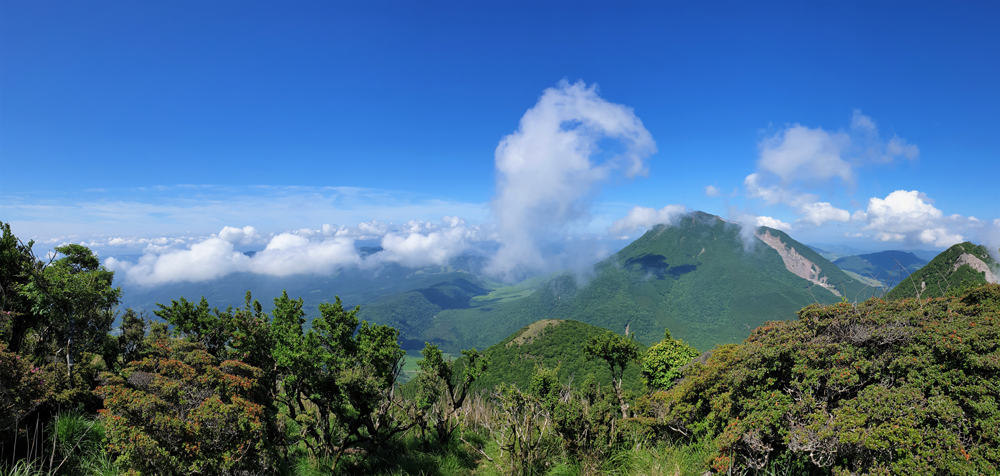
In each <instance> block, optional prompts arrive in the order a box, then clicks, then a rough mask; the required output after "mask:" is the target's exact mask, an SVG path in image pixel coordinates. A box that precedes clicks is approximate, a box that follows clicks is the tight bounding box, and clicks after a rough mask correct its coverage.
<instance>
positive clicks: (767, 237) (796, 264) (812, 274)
mask: <svg viewBox="0 0 1000 476" xmlns="http://www.w3.org/2000/svg"><path fill="white" fill-rule="evenodd" d="M757 238H760V241H763V242H764V243H766V244H767V246H770V247H771V248H774V251H777V252H778V254H779V255H781V259H782V261H784V262H785V268H787V269H788V270H789V271H791V272H792V273H794V274H795V275H796V276H798V277H800V278H802V279H805V280H807V281H809V282H811V283H813V284H816V285H818V286H822V287H823V288H824V289H826V290H827V291H830V292H831V293H833V294H834V295H836V296H840V291H837V289H836V288H834V287H833V286H832V285H830V283H828V282H827V279H826V276H822V277H820V275H819V274H820V273H821V272H823V270H822V269H820V267H819V266H817V265H816V264H815V263H813V262H812V261H809V260H808V259H806V257H805V256H802V255H800V254H799V253H798V252H797V251H795V248H792V247H791V246H786V245H785V244H784V243H782V242H781V238H779V237H777V236H774V235H772V234H771V232H770V231H765V232H764V234H759V233H758V234H757Z"/></svg>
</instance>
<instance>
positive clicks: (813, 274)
mask: <svg viewBox="0 0 1000 476" xmlns="http://www.w3.org/2000/svg"><path fill="white" fill-rule="evenodd" d="M757 238H760V241H763V242H764V243H766V244H767V246H770V247H771V248H774V250H775V251H777V252H778V254H779V255H781V259H782V260H783V261H784V262H785V268H787V269H788V270H789V271H791V272H792V273H794V274H795V275H796V276H798V277H800V278H802V279H805V280H807V281H809V282H811V283H813V284H816V285H818V286H822V287H823V288H825V289H826V290H828V291H830V292H831V293H833V294H835V295H837V296H840V291H837V289H836V288H834V287H833V286H831V285H830V283H828V282H827V279H826V276H823V277H820V273H822V272H823V270H822V269H820V267H819V266H816V264H815V263H813V262H812V261H809V260H808V259H806V258H805V257H804V256H802V255H800V254H799V253H798V252H797V251H795V249H793V248H792V247H791V246H786V245H785V244H784V243H782V242H781V238H779V237H777V236H774V235H772V234H771V232H770V231H766V230H765V231H764V233H763V234H760V233H758V234H757ZM984 266H985V265H984Z"/></svg>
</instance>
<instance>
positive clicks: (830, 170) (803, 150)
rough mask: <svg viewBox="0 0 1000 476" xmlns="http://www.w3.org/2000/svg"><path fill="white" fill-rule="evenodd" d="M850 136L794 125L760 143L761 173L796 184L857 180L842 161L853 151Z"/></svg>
mask: <svg viewBox="0 0 1000 476" xmlns="http://www.w3.org/2000/svg"><path fill="white" fill-rule="evenodd" d="M850 145H851V139H850V136H848V135H847V134H844V133H832V132H827V131H825V130H823V129H819V128H817V129H810V128H808V127H805V126H802V125H799V124H793V125H791V126H790V127H788V128H786V129H783V130H781V131H779V132H778V133H776V134H775V135H774V136H772V137H769V138H766V139H764V140H763V141H761V143H760V144H759V145H758V147H759V149H760V160H759V161H758V163H757V165H758V167H760V169H761V170H764V171H767V172H771V173H773V174H774V175H776V176H778V177H779V178H780V179H781V181H782V183H786V184H787V183H790V182H792V181H795V180H818V181H826V180H829V179H831V178H835V177H839V178H840V179H842V180H843V181H844V182H845V183H849V182H852V181H853V180H854V174H853V171H852V169H851V164H850V163H848V162H847V161H846V160H844V159H843V158H842V155H843V153H844V152H845V151H846V150H847V149H848V148H850Z"/></svg>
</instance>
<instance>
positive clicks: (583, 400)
mask: <svg viewBox="0 0 1000 476" xmlns="http://www.w3.org/2000/svg"><path fill="white" fill-rule="evenodd" d="M605 388H606V387H605ZM559 396H560V398H559V399H558V400H557V401H555V402H554V404H553V405H552V410H551V415H552V421H553V427H554V429H555V431H556V433H558V434H559V436H560V439H561V441H562V445H563V449H564V450H565V451H566V453H567V454H569V455H570V456H571V457H572V458H574V459H576V460H577V461H579V462H580V464H581V465H582V466H583V468H582V469H583V473H584V474H598V473H599V468H600V465H601V462H602V461H603V460H604V458H605V457H606V455H607V454H608V452H609V451H611V450H613V449H614V446H615V443H616V442H617V441H618V440H619V438H618V437H619V431H620V427H621V425H620V424H619V423H620V422H621V421H624V420H619V416H620V415H619V412H620V408H619V402H618V399H617V397H616V395H615V393H614V392H608V391H606V390H602V388H601V386H600V385H599V384H598V383H597V381H596V380H595V379H593V378H592V377H591V378H588V379H587V380H585V381H584V382H583V384H582V385H578V386H576V387H575V388H573V389H569V388H566V387H563V388H562V389H561V392H560V393H559Z"/></svg>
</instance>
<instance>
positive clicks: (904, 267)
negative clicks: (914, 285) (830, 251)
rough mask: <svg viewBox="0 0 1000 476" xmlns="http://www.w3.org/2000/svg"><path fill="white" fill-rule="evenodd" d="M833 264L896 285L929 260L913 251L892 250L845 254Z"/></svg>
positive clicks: (883, 282)
mask: <svg viewBox="0 0 1000 476" xmlns="http://www.w3.org/2000/svg"><path fill="white" fill-rule="evenodd" d="M833 264H835V265H837V267H838V268H840V269H842V270H844V271H851V272H854V273H857V274H859V275H861V276H864V277H871V278H874V279H876V280H878V281H879V282H881V283H882V284H889V285H894V284H896V283H898V282H900V281H901V280H903V278H905V277H906V276H908V275H909V274H910V273H913V272H914V271H916V270H918V269H920V268H921V267H922V266H924V265H925V264H927V261H926V260H923V259H921V258H919V257H917V255H915V254H913V253H908V252H906V251H896V250H890V251H881V252H878V253H869V254H862V255H855V256H845V257H843V258H838V259H836V260H834V261H833Z"/></svg>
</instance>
